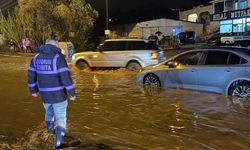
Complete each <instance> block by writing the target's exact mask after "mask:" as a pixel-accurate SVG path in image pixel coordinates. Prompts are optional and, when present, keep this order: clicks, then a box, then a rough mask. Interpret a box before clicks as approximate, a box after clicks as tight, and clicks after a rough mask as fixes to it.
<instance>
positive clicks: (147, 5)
mask: <svg viewBox="0 0 250 150" xmlns="http://www.w3.org/2000/svg"><path fill="white" fill-rule="evenodd" d="M86 1H87V2H89V3H90V4H91V5H92V6H93V7H94V8H95V9H97V10H105V0H86ZM209 1H210V0H108V2H109V8H110V11H111V12H116V11H118V10H120V11H122V12H129V11H131V10H134V9H138V10H148V9H164V8H176V9H182V10H186V9H190V8H192V7H194V6H198V5H200V4H204V5H207V4H209Z"/></svg>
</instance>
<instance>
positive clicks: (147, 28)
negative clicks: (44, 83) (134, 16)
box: [110, 18, 203, 39]
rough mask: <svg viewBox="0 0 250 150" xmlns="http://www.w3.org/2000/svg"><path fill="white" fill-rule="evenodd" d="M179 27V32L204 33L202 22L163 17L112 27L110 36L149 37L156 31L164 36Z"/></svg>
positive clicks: (198, 34)
mask: <svg viewBox="0 0 250 150" xmlns="http://www.w3.org/2000/svg"><path fill="white" fill-rule="evenodd" d="M173 29H175V30H173ZM178 29H180V31H179V32H181V31H195V32H196V34H197V36H200V35H202V33H203V25H202V24H199V23H192V22H186V21H179V20H172V19H165V18H161V19H156V20H150V21H144V22H139V23H135V24H127V25H120V26H116V27H112V28H111V35H110V38H122V37H123V38H143V39H147V38H148V37H149V36H150V35H151V34H153V35H155V33H156V32H161V33H162V35H164V36H170V35H173V33H174V32H175V31H177V30H178Z"/></svg>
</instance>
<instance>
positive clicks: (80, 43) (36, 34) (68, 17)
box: [0, 0, 98, 50]
mask: <svg viewBox="0 0 250 150" xmlns="http://www.w3.org/2000/svg"><path fill="white" fill-rule="evenodd" d="M97 17H98V13H97V11H95V10H94V9H93V8H92V7H91V6H90V5H89V4H88V3H86V2H85V0H71V1H66V0H19V1H18V7H17V8H16V11H14V12H13V13H12V14H9V16H8V17H4V16H3V15H1V17H0V29H1V30H2V32H3V33H4V34H5V35H6V36H7V37H9V38H13V37H16V40H15V41H19V40H20V39H18V38H20V37H22V36H24V35H26V36H28V37H30V38H31V39H32V40H33V41H35V42H36V43H38V44H41V43H44V40H45V38H47V37H49V35H50V34H51V32H54V33H55V34H56V36H57V38H58V39H59V40H60V41H69V40H70V41H72V42H73V44H74V45H75V47H76V48H77V49H78V50H84V47H86V42H87V40H88V36H89V34H90V33H91V31H92V29H93V24H94V20H95V19H96V18H97ZM8 22H10V23H8ZM6 23H7V24H6ZM3 26H5V27H3ZM16 26H18V28H16ZM17 30H18V31H17ZM9 32H11V33H12V34H9ZM72 32H74V33H75V34H74V35H75V36H74V37H71V36H70V35H69V33H72ZM13 34H18V35H13Z"/></svg>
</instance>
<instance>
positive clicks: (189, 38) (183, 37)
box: [177, 31, 196, 45]
mask: <svg viewBox="0 0 250 150" xmlns="http://www.w3.org/2000/svg"><path fill="white" fill-rule="evenodd" d="M177 37H178V41H179V44H180V45H186V44H194V43H195V41H196V34H195V32H194V31H186V32H180V33H179V34H178V35H177Z"/></svg>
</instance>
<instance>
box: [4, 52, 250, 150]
mask: <svg viewBox="0 0 250 150" xmlns="http://www.w3.org/2000/svg"><path fill="white" fill-rule="evenodd" d="M29 59H30V58H15V59H14V58H11V59H10V58H8V59H7V58H5V57H0V70H1V74H0V79H1V86H0V92H1V94H0V99H1V101H0V106H2V108H1V109H0V116H1V117H0V149H19V148H20V149H25V148H26V149H51V144H52V140H53V137H52V136H49V135H48V134H47V133H46V130H45V126H44V123H43V109H42V106H41V102H40V100H36V99H33V98H31V97H29V94H28V91H27V89H26V87H25V86H26V72H25V69H26V67H27V64H28V62H29ZM9 61H12V63H9ZM8 68H11V70H9V69H8ZM71 70H72V75H73V79H74V82H75V85H76V89H77V94H78V97H77V101H76V102H74V103H72V102H70V103H69V108H68V133H69V135H70V136H72V137H73V138H74V139H77V140H79V141H80V142H81V144H80V145H81V146H82V147H81V148H83V149H84V148H85V149H87V148H89V147H88V146H92V148H93V147H95V148H97V147H98V146H99V147H98V148H99V149H105V148H104V147H105V146H106V149H111V148H112V149H119V150H120V149H122V150H125V149H126V150H127V149H130V150H140V149H141V150H144V149H148V150H155V149H159V150H165V149H176V150H178V149H192V150H193V149H198V150H199V149H201V150H204V149H208V150H214V149H238V150H248V149H249V147H250V126H249V124H250V112H249V106H250V103H249V101H248V100H241V101H240V100H237V99H233V98H227V97H225V96H223V95H217V94H207V93H199V92H191V91H186V90H175V89H162V88H159V89H147V88H144V87H141V86H139V85H137V84H136V81H135V80H136V79H135V77H136V72H130V71H126V70H124V69H119V70H104V71H102V70H99V71H98V70H97V71H85V72H83V71H78V70H77V69H75V68H74V67H71ZM10 89H11V90H10ZM229 141H230V142H229ZM78 148H80V146H79V147H78ZM98 148H97V149H98Z"/></svg>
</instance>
